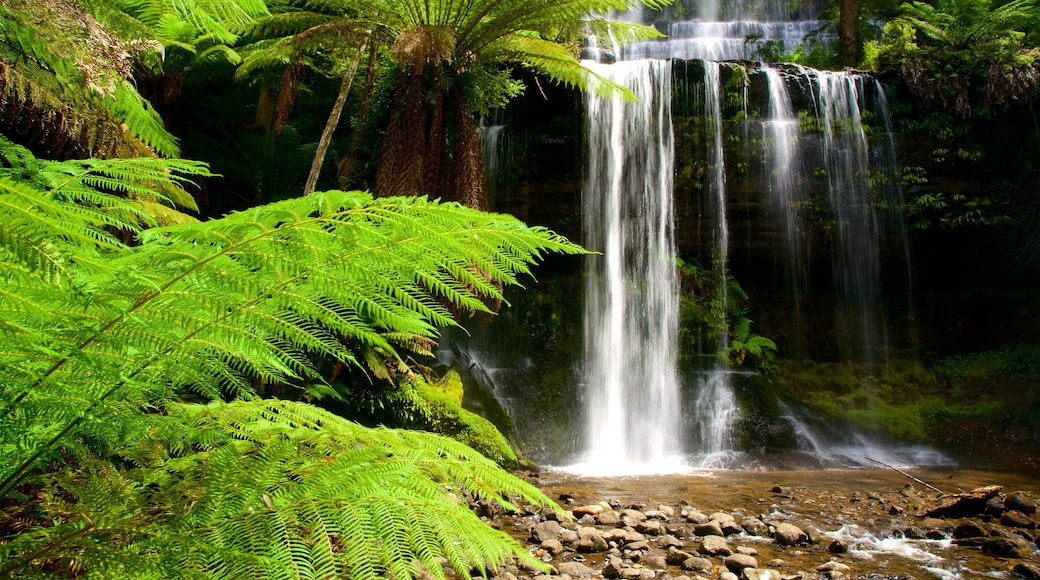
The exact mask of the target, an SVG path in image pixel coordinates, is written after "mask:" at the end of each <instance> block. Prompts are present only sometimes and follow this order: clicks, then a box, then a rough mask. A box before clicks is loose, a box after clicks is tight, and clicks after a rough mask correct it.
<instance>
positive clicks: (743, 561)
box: [722, 554, 758, 572]
mask: <svg viewBox="0 0 1040 580" xmlns="http://www.w3.org/2000/svg"><path fill="white" fill-rule="evenodd" d="M722 563H723V564H724V565H725V566H726V568H728V569H730V570H732V571H734V572H740V571H741V570H743V569H744V568H758V560H756V559H755V558H754V557H752V556H748V555H746V554H733V555H732V556H727V557H726V559H724V560H723V561H722Z"/></svg>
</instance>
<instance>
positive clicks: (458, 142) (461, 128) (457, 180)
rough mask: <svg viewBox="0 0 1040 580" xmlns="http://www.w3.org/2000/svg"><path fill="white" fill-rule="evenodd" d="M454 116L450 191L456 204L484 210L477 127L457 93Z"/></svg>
mask: <svg viewBox="0 0 1040 580" xmlns="http://www.w3.org/2000/svg"><path fill="white" fill-rule="evenodd" d="M455 113H456V120H455V151H454V160H453V167H452V183H451V192H452V195H453V197H454V199H455V200H456V201H458V202H459V203H462V204H463V205H466V206H468V207H472V208H474V209H479V210H482V211H486V210H487V208H488V200H487V185H486V175H485V170H484V158H483V157H482V155H481V151H480V135H479V128H478V127H477V122H476V120H475V119H474V118H473V113H472V112H470V110H469V108H468V107H467V106H466V103H465V101H464V100H463V97H462V93H461V92H460V91H456V92H455Z"/></svg>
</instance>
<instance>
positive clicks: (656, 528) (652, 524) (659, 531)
mask: <svg viewBox="0 0 1040 580" xmlns="http://www.w3.org/2000/svg"><path fill="white" fill-rule="evenodd" d="M632 527H634V528H635V530H636V531H637V532H639V533H640V534H646V535H647V536H661V535H664V534H665V532H666V530H665V529H664V524H663V523H661V522H659V521H657V520H647V521H645V522H638V523H636V525H634V526H632Z"/></svg>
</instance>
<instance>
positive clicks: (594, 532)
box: [578, 526, 603, 539]
mask: <svg viewBox="0 0 1040 580" xmlns="http://www.w3.org/2000/svg"><path fill="white" fill-rule="evenodd" d="M592 536H603V532H601V531H599V530H598V529H597V528H594V527H592V526H582V527H580V528H578V538H581V539H584V538H589V537H592Z"/></svg>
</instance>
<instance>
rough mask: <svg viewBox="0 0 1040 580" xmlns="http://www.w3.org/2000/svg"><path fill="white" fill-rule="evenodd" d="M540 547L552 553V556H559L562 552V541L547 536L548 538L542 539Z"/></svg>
mask: <svg viewBox="0 0 1040 580" xmlns="http://www.w3.org/2000/svg"><path fill="white" fill-rule="evenodd" d="M540 547H541V548H542V549H543V550H545V551H546V552H549V553H550V554H552V555H553V556H559V555H560V554H562V553H563V542H561V541H559V540H557V539H556V538H549V539H548V540H544V541H543V542H542V543H541V546H540Z"/></svg>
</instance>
